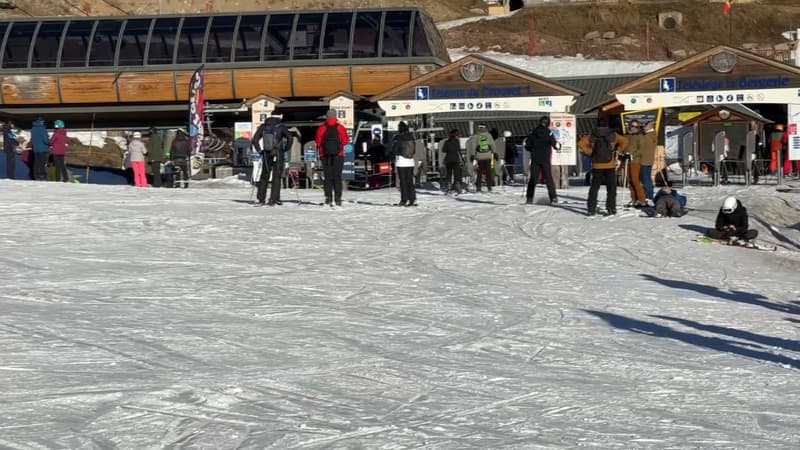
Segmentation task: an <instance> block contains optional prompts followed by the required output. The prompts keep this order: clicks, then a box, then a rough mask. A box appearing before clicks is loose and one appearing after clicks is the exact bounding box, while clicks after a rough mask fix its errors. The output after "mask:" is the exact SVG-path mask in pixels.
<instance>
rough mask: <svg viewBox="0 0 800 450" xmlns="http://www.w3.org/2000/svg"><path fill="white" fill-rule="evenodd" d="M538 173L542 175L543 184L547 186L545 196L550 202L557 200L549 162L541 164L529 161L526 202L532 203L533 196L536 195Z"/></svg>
mask: <svg viewBox="0 0 800 450" xmlns="http://www.w3.org/2000/svg"><path fill="white" fill-rule="evenodd" d="M540 173H543V175H544V184H545V186H547V195H548V196H549V197H550V201H551V202H552V201H555V200H556V199H557V196H556V185H555V183H553V171H552V168H551V166H550V161H547V162H543V163H540V162H533V161H531V178H530V179H529V180H528V192H527V193H526V194H525V197H526V198H527V199H528V201H533V195H534V194H535V193H536V184H537V183H538V182H539V174H540Z"/></svg>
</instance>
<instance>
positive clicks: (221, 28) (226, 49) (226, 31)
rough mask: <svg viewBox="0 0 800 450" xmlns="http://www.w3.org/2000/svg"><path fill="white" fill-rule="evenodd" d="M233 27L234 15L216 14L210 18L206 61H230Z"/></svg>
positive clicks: (234, 25)
mask: <svg viewBox="0 0 800 450" xmlns="http://www.w3.org/2000/svg"><path fill="white" fill-rule="evenodd" d="M235 27H236V16H217V17H214V18H213V19H211V28H209V30H208V48H207V49H206V62H208V63H215V62H230V60H231V46H232V45H233V31H234V30H233V29H234V28H235Z"/></svg>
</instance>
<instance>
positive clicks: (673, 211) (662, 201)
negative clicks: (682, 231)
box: [653, 186, 686, 217]
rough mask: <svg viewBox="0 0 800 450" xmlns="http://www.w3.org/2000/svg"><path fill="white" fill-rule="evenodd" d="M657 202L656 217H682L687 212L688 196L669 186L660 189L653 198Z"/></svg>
mask: <svg viewBox="0 0 800 450" xmlns="http://www.w3.org/2000/svg"><path fill="white" fill-rule="evenodd" d="M653 199H654V200H655V203H656V217H681V216H682V215H684V214H686V196H685V195H680V194H678V191H676V190H674V189H672V188H671V187H669V186H664V187H662V188H661V189H659V191H658V193H656V195H655V197H654V198H653Z"/></svg>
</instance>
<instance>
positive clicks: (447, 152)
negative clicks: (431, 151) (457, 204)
mask: <svg viewBox="0 0 800 450" xmlns="http://www.w3.org/2000/svg"><path fill="white" fill-rule="evenodd" d="M442 160H443V161H444V165H445V170H446V172H445V173H446V175H445V184H446V186H447V187H446V191H445V193H448V194H449V193H450V192H452V191H455V192H456V194H461V166H462V165H463V163H464V162H463V159H462V157H461V144H460V143H459V141H458V130H456V129H453V130H450V133H449V134H448V136H447V140H445V141H444V144H443V145H442Z"/></svg>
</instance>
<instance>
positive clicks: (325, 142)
mask: <svg viewBox="0 0 800 450" xmlns="http://www.w3.org/2000/svg"><path fill="white" fill-rule="evenodd" d="M341 148H342V140H341V138H340V137H339V124H333V125H331V124H326V125H325V134H323V135H322V154H323V156H339V150H341Z"/></svg>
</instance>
